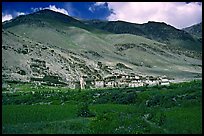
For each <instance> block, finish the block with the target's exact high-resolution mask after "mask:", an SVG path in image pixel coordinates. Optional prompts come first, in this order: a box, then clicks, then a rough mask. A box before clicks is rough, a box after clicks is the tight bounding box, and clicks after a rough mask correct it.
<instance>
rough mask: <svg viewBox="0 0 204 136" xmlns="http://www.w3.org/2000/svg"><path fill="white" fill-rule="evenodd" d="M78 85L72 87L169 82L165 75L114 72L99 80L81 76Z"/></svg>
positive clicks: (111, 86) (161, 83)
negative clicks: (154, 75)
mask: <svg viewBox="0 0 204 136" xmlns="http://www.w3.org/2000/svg"><path fill="white" fill-rule="evenodd" d="M78 84H79V85H76V83H75V85H74V86H73V87H72V88H81V89H85V88H123V87H140V86H155V85H167V86H168V85H169V84H170V82H169V80H168V78H167V77H166V76H161V77H153V76H145V77H143V76H138V75H134V74H130V75H127V74H114V75H109V76H106V77H104V78H103V79H101V80H99V79H98V80H93V79H89V78H88V77H87V76H81V77H80V81H79V82H78Z"/></svg>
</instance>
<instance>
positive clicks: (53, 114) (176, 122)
mask: <svg viewBox="0 0 204 136" xmlns="http://www.w3.org/2000/svg"><path fill="white" fill-rule="evenodd" d="M2 133H3V134H9V133H20V134H23V133H43V134H44V133H47V134H52V133H66V134H201V133H202V81H199V80H198V81H192V82H189V83H179V84H171V85H170V86H155V87H139V88H118V89H117V88H115V89H86V90H76V89H75V90H74V89H73V90H72V89H66V88H60V87H49V86H35V85H33V84H30V83H26V84H22V83H21V84H20V83H19V84H17V83H15V84H14V83H8V84H7V86H6V87H3V91H2Z"/></svg>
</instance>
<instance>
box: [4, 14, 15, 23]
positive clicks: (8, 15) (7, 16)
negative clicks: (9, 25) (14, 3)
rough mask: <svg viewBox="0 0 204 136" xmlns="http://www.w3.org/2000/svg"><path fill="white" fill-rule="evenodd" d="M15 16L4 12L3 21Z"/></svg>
mask: <svg viewBox="0 0 204 136" xmlns="http://www.w3.org/2000/svg"><path fill="white" fill-rule="evenodd" d="M12 18H13V17H12V15H11V14H5V15H4V14H3V13H2V22H4V21H7V20H11V19H12Z"/></svg>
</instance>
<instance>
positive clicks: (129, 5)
mask: <svg viewBox="0 0 204 136" xmlns="http://www.w3.org/2000/svg"><path fill="white" fill-rule="evenodd" d="M101 4H102V3H101V2H100V3H99V2H96V3H95V4H94V6H95V7H97V6H98V5H99V6H100V5H101ZM107 4H108V9H109V10H112V11H113V12H112V13H111V14H110V15H109V16H108V17H107V19H108V20H111V21H115V20H123V21H128V22H133V23H140V24H141V23H147V22H148V21H157V22H165V23H167V24H170V25H172V26H174V27H176V28H179V29H180V28H184V27H188V26H191V25H193V24H196V23H200V22H201V21H202V3H201V2H190V3H185V2H107Z"/></svg>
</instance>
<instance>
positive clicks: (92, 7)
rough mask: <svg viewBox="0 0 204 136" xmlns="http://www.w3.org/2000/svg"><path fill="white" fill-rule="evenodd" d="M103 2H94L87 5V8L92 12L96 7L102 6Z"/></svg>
mask: <svg viewBox="0 0 204 136" xmlns="http://www.w3.org/2000/svg"><path fill="white" fill-rule="evenodd" d="M104 4H105V2H96V3H94V4H93V5H92V6H90V7H89V10H90V11H91V12H94V11H95V10H96V9H97V8H102V7H103V6H104Z"/></svg>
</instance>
